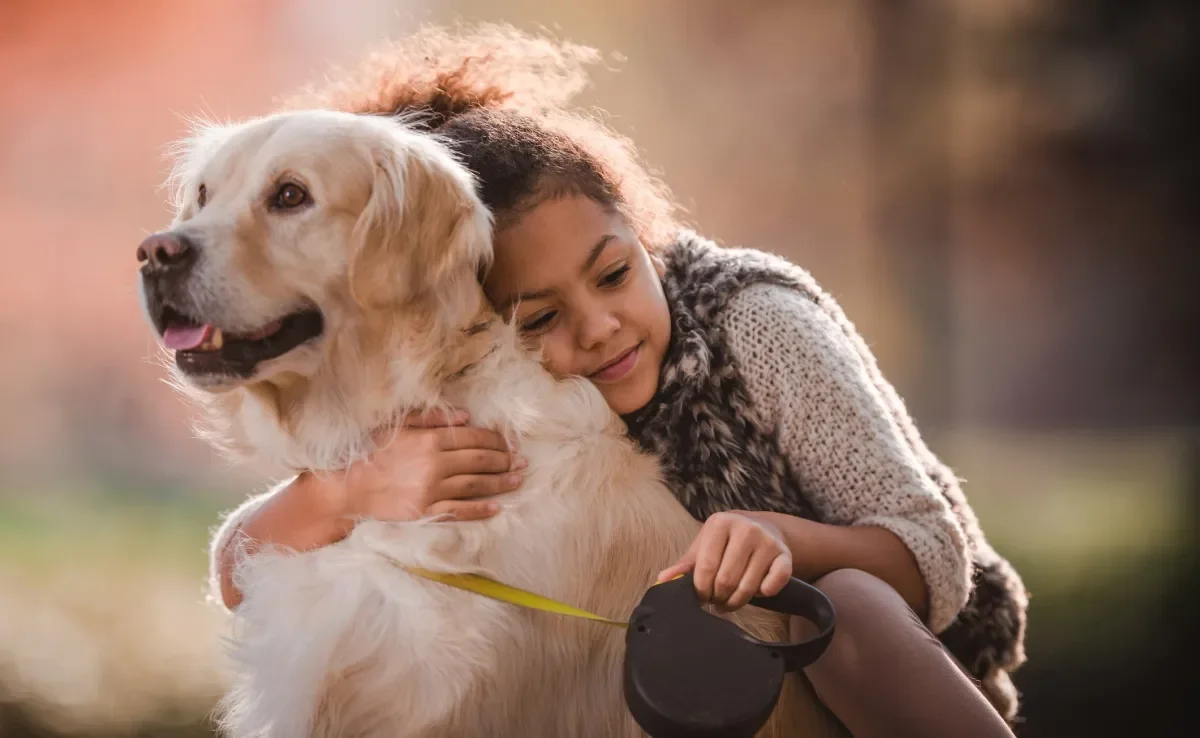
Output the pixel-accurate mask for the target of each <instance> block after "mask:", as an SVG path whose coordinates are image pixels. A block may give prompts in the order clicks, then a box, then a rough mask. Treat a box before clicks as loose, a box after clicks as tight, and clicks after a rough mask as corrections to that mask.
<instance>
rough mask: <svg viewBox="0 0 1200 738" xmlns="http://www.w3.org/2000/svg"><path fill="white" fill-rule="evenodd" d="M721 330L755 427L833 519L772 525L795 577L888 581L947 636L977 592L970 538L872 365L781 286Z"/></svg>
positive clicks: (760, 291) (768, 289) (765, 290)
mask: <svg viewBox="0 0 1200 738" xmlns="http://www.w3.org/2000/svg"><path fill="white" fill-rule="evenodd" d="M724 322H725V330H726V335H727V336H728V338H729V342H730V348H731V351H732V352H733V355H734V359H735V361H736V362H737V364H738V367H739V369H740V370H741V373H742V376H743V377H744V379H745V381H746V384H747V388H748V390H749V393H750V395H751V399H752V400H753V403H754V407H755V410H756V412H757V413H758V414H759V415H760V418H759V420H760V421H761V422H762V423H763V424H764V426H765V427H768V428H773V429H775V430H776V432H777V433H778V436H779V441H780V446H781V448H782V449H783V451H784V453H785V454H786V455H787V457H788V461H789V463H790V465H791V468H792V470H793V471H794V473H795V474H796V475H797V477H798V478H799V481H800V484H801V486H802V489H803V490H804V494H805V495H806V497H807V498H808V499H809V500H810V501H811V502H812V503H813V505H814V506H815V507H816V509H817V512H818V514H819V515H820V516H821V518H822V520H823V521H825V522H826V523H829V525H822V524H819V523H812V522H808V521H804V520H800V519H798V518H791V517H790V516H782V517H778V516H775V517H772V522H774V523H775V524H776V525H777V526H778V527H779V528H780V530H781V532H783V533H784V536H785V538H786V539H787V541H788V543H789V547H790V548H791V549H792V551H793V559H794V561H795V567H796V573H797V575H798V576H802V577H805V578H813V577H816V576H820V575H821V574H823V573H827V572H828V571H832V570H834V569H847V568H855V569H861V570H863V571H866V572H868V573H870V574H873V575H875V576H877V577H879V578H880V579H882V580H884V581H885V582H887V583H888V584H890V585H891V586H892V587H893V588H894V589H895V590H896V591H897V592H898V593H900V595H901V596H903V597H904V599H905V600H906V601H907V602H908V603H909V604H910V605H911V606H912V607H913V608H914V609H915V610H917V612H919V613H921V614H922V616H923V617H924V618H925V621H926V623H927V624H928V625H929V627H930V628H931V629H932V630H933V631H934V632H940V631H941V630H943V629H945V628H946V627H947V626H948V625H949V624H950V623H951V622H952V621H953V620H954V618H955V617H956V616H957V615H958V612H959V610H961V609H962V607H963V605H965V604H966V601H967V596H968V594H969V592H970V585H971V580H970V569H971V567H970V557H969V553H968V549H967V539H966V536H965V535H964V533H963V530H962V527H961V526H960V524H959V522H958V519H957V518H956V516H955V514H954V512H953V511H952V510H951V509H950V505H949V503H948V502H947V500H946V498H945V495H944V494H943V493H942V491H941V490H940V489H939V488H938V486H937V484H936V483H935V482H934V480H933V478H932V477H931V476H930V473H929V472H928V471H927V466H926V463H927V461H928V459H923V458H922V454H928V452H927V451H926V450H925V449H924V446H923V444H921V442H920V440H919V436H918V435H917V432H916V430H915V429H914V428H912V426H911V421H910V420H909V418H908V416H907V413H906V412H905V411H904V408H903V406H902V405H901V404H900V401H899V399H898V398H896V397H895V395H894V391H893V390H892V389H891V387H890V386H888V385H886V383H885V382H884V381H883V380H882V379H881V378H880V377H879V376H878V370H877V369H876V368H875V366H874V358H873V357H871V356H870V354H869V352H868V351H867V350H866V349H865V347H862V348H861V350H860V347H858V346H856V345H855V341H854V340H853V339H852V338H851V335H850V334H848V332H847V328H846V327H843V326H842V325H839V323H838V321H837V320H835V319H834V318H833V317H831V316H830V315H829V314H828V313H826V312H825V311H824V310H823V309H821V308H820V307H819V306H817V305H816V303H814V302H813V301H812V300H811V299H810V298H808V297H807V296H805V295H803V294H801V293H799V292H797V291H795V290H791V289H788V288H784V287H779V286H775V285H755V286H752V287H749V288H747V289H745V290H744V291H743V292H741V293H740V294H738V295H737V296H735V297H734V298H733V299H732V300H731V301H730V303H729V305H728V306H727V308H726V310H725V314H724ZM849 330H851V331H852V330H853V329H852V328H850V329H849ZM934 463H936V462H934ZM782 518H786V520H785V519H782Z"/></svg>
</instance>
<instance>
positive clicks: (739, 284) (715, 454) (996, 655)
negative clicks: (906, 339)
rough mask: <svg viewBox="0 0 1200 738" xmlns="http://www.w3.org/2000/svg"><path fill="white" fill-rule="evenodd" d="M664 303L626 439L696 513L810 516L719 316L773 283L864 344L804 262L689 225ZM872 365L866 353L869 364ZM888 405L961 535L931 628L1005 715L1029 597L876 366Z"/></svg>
mask: <svg viewBox="0 0 1200 738" xmlns="http://www.w3.org/2000/svg"><path fill="white" fill-rule="evenodd" d="M662 256H663V258H664V261H665V262H666V273H665V275H664V277H663V286H664V290H665V293H666V297H667V301H668V303H669V305H670V309H671V321H672V325H671V330H672V333H671V340H670V344H669V347H668V349H667V353H666V357H665V359H664V362H663V366H662V372H661V377H660V380H659V387H658V391H657V394H656V396H655V397H654V399H653V400H652V401H651V402H650V403H649V404H647V405H646V407H644V408H642V409H640V410H638V411H636V412H635V413H632V414H630V415H627V416H625V421H626V424H627V425H628V427H629V431H630V434H631V435H632V437H633V438H634V439H635V440H636V441H637V442H638V443H639V444H640V445H641V446H642V448H644V449H645V450H647V451H649V452H651V453H654V454H656V455H657V456H658V457H659V458H660V459H661V462H662V465H663V469H664V472H665V474H666V478H667V481H668V484H669V486H670V487H671V489H672V490H673V491H674V493H675V495H676V496H677V497H678V498H679V500H680V502H682V503H683V505H684V506H685V507H687V509H688V510H689V511H690V512H691V514H692V515H693V516H694V517H696V518H697V519H699V520H704V519H706V518H707V517H708V516H710V515H712V514H713V513H715V512H718V511H722V510H732V509H743V510H761V511H770V512H780V513H788V514H791V515H797V516H801V517H805V518H809V519H816V517H817V516H816V515H815V513H814V507H813V505H812V504H810V503H809V502H808V501H806V500H805V496H804V490H803V489H802V488H801V485H800V484H799V482H798V480H797V477H796V475H795V474H794V473H793V471H792V470H791V468H790V466H789V463H788V461H787V459H786V458H785V455H784V453H783V452H782V451H781V449H780V446H779V441H778V437H777V434H776V432H775V430H774V429H773V428H770V427H760V423H761V421H756V420H755V418H758V417H761V416H760V415H759V414H757V413H755V412H752V403H751V399H750V394H749V392H748V391H747V387H746V383H745V380H744V377H743V376H742V374H741V373H740V372H739V369H738V367H737V366H736V362H735V361H734V359H733V356H732V355H731V352H730V348H729V346H728V344H727V341H726V338H725V335H724V332H723V328H722V325H721V321H720V319H719V318H720V316H721V314H722V310H723V309H724V308H725V306H726V305H727V303H728V302H729V300H730V298H731V297H732V296H733V295H735V294H737V293H738V291H740V290H742V289H743V288H745V287H747V286H749V285H752V284H758V283H769V284H774V285H779V286H782V287H786V288H789V289H793V290H797V291H799V292H800V293H802V294H803V295H805V296H806V297H807V298H808V299H810V300H812V301H813V302H814V303H815V304H816V305H818V306H819V307H820V308H821V309H822V310H824V311H825V312H826V313H827V314H828V315H829V316H830V317H831V318H833V319H834V320H835V321H836V322H837V324H838V325H840V326H842V327H843V328H844V330H845V331H846V334H847V337H848V338H849V339H850V340H851V342H852V344H853V345H854V346H855V347H856V348H857V349H858V351H859V352H860V354H862V355H864V356H865V355H866V352H867V351H868V349H867V347H866V345H865V343H864V342H863V341H862V339H861V337H860V336H859V335H858V333H857V331H856V330H855V329H854V328H853V326H852V325H851V324H850V322H849V321H848V320H847V319H846V317H845V315H844V314H843V312H842V310H841V308H840V307H839V306H838V305H837V303H836V302H835V301H834V300H833V298H832V297H830V296H829V295H828V294H826V293H825V292H824V291H823V290H822V289H821V288H820V287H819V286H818V285H817V284H816V282H815V281H814V280H813V279H812V277H811V276H810V275H809V274H808V273H807V272H805V271H804V270H802V269H800V268H799V267H796V266H794V265H792V264H790V263H788V262H786V261H784V260H782V259H779V258H777V257H774V256H771V255H769V254H765V253H762V252H758V251H752V250H746V249H726V248H722V247H720V246H717V245H716V244H714V243H712V242H710V241H707V240H704V239H702V238H700V237H698V236H696V235H695V234H692V233H689V232H685V233H683V234H682V235H681V236H680V238H679V239H678V241H677V242H676V243H674V244H673V245H672V246H671V247H669V248H668V249H667V250H666V251H665V252H664V253H663V254H662ZM868 365H869V366H871V367H874V366H875V365H874V363H873V361H872V362H868ZM873 373H874V374H875V376H874V380H875V382H876V384H877V385H879V386H878V389H880V395H881V396H882V397H884V398H885V399H887V401H888V405H889V408H888V410H889V412H890V413H891V414H892V416H893V418H894V419H895V420H896V422H897V424H898V425H899V426H900V428H901V429H902V430H903V433H904V436H905V439H906V440H907V442H908V443H909V444H910V445H911V447H912V448H913V450H914V453H915V454H916V456H917V458H919V459H920V460H921V462H922V464H923V466H924V468H925V472H926V474H928V475H929V477H930V478H931V479H933V480H934V481H935V482H936V484H937V486H938V487H939V488H940V489H941V491H942V493H943V494H944V495H945V496H946V499H947V501H948V502H949V504H950V507H951V508H952V509H953V511H954V513H955V514H956V515H957V516H958V519H959V522H960V523H961V525H962V527H963V529H964V531H965V532H966V535H967V537H968V541H969V549H970V553H971V557H972V564H973V570H972V583H973V590H972V592H971V594H970V598H969V601H968V603H967V605H966V607H965V608H964V609H963V610H962V611H961V612H960V613H959V616H958V618H957V620H955V621H954V623H953V624H952V625H951V626H950V627H949V628H948V629H947V630H945V631H943V632H942V633H941V634H940V635H939V637H940V638H941V640H942V642H943V643H944V644H945V645H946V646H947V647H948V649H949V650H950V652H951V653H953V654H954V656H955V657H956V658H957V659H958V660H959V661H960V662H961V663H962V664H963V665H964V666H965V667H966V668H967V670H968V671H969V672H970V673H971V675H972V676H974V677H975V678H976V679H978V680H980V682H981V685H982V687H983V689H984V691H985V693H986V694H987V695H988V697H989V699H990V700H991V701H992V703H993V704H995V705H996V707H997V709H999V711H1000V712H1001V714H1002V715H1004V716H1005V717H1006V718H1007V719H1009V720H1010V721H1011V720H1012V719H1013V718H1014V717H1015V716H1016V712H1017V692H1016V690H1015V689H1014V687H1013V685H1012V682H1011V680H1010V679H1009V676H1008V672H1010V671H1012V670H1013V669H1015V668H1016V667H1017V666H1019V665H1020V664H1021V663H1022V662H1023V661H1024V659H1025V654H1024V635H1025V613H1026V606H1027V595H1026V591H1025V588H1024V585H1023V584H1022V582H1021V580H1020V578H1019V577H1018V575H1017V573H1016V572H1015V571H1014V570H1013V568H1012V567H1011V566H1010V565H1009V563H1008V562H1007V561H1006V560H1004V559H1003V558H1002V557H1000V556H999V555H998V554H997V553H996V552H995V551H994V550H993V549H992V547H991V546H990V545H989V543H988V542H987V539H986V538H985V537H984V535H983V532H982V531H981V530H980V527H979V523H978V521H977V519H976V517H975V514H974V512H973V511H972V510H971V508H970V506H969V505H968V503H967V500H966V498H965V496H964V495H963V492H962V490H961V489H960V487H959V485H958V481H957V479H956V478H955V476H954V475H953V474H952V473H951V471H950V470H949V469H948V468H947V467H946V466H945V465H943V464H942V463H941V462H940V461H939V460H938V459H937V458H936V457H935V456H934V455H933V454H932V453H931V452H930V451H929V450H928V448H927V447H926V446H925V444H924V442H923V441H922V439H921V437H920V435H919V433H918V432H917V430H916V428H915V426H914V425H913V422H912V420H911V418H910V417H909V416H908V413H907V411H906V410H905V409H904V407H903V405H902V404H901V403H900V401H899V400H898V398H896V397H895V394H894V392H893V391H892V390H891V388H890V386H889V387H886V388H885V387H884V386H883V384H882V383H883V379H882V378H881V377H879V376H878V373H877V371H876V372H873Z"/></svg>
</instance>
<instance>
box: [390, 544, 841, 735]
mask: <svg viewBox="0 0 1200 738" xmlns="http://www.w3.org/2000/svg"><path fill="white" fill-rule="evenodd" d="M402 568H404V569H405V570H406V571H409V572H411V573H413V574H416V575H418V576H422V577H425V578H426V579H431V580H433V581H436V582H441V583H442V584H446V585H449V586H451V587H457V588H459V589H464V590H467V591H469V592H474V593H475V594H478V595H482V596H484V597H490V598H492V599H495V600H500V601H502V602H508V603H511V604H514V605H518V606H520V607H525V608H529V609H533V610H543V611H546V612H552V613H557V614H559V615H566V616H569V617H577V618H586V619H588V620H593V621H596V622H600V623H603V624H605V625H612V626H615V627H620V628H625V629H626V633H625V664H624V680H625V702H626V704H627V705H628V706H629V712H630V714H632V715H633V718H634V720H636V721H637V723H638V725H640V726H641V728H642V730H645V731H646V732H647V733H649V734H650V735H651V736H652V738H752V737H753V736H754V734H755V733H757V732H758V731H759V730H760V729H761V728H762V727H763V725H765V724H766V722H767V720H768V719H770V717H771V713H772V711H774V709H775V705H776V704H777V703H778V702H779V694H780V692H781V691H782V690H783V680H784V677H785V676H786V675H787V674H788V673H790V672H796V671H800V670H801V669H803V668H804V667H806V666H808V665H809V664H811V663H813V662H814V661H816V660H817V659H818V658H820V656H821V654H822V653H824V652H825V649H826V647H828V646H829V641H830V640H831V639H832V638H833V630H834V623H835V620H836V617H835V614H834V609H833V603H832V602H830V601H829V598H827V597H826V596H825V595H824V594H822V593H821V591H820V590H818V589H817V588H816V587H813V586H812V585H810V584H807V583H806V582H803V581H801V580H799V579H795V578H793V579H791V580H790V581H789V582H788V584H787V586H785V587H784V588H783V591H781V592H780V593H779V594H777V595H775V596H774V597H756V598H754V599H753V600H751V601H750V604H752V605H754V606H756V607H761V608H764V609H767V610H773V611H775V612H780V613H785V614H788V615H796V616H798V617H802V618H804V619H806V620H808V621H810V622H812V623H813V624H814V625H815V626H816V627H817V631H818V632H817V635H815V636H813V637H812V638H809V639H807V640H804V641H798V642H794V643H767V642H764V641H760V640H758V639H757V638H754V637H753V636H751V635H750V634H749V633H747V632H745V631H744V630H742V629H741V628H739V627H737V626H736V625H734V624H733V623H731V622H729V621H728V620H725V619H723V618H719V617H717V616H715V615H712V614H710V613H708V612H707V611H705V610H704V609H703V608H702V607H701V602H700V598H699V597H698V596H697V594H696V588H695V583H694V582H693V580H692V575H691V574H685V575H684V576H681V577H677V578H675V579H673V580H671V581H668V582H663V583H661V584H656V585H655V586H653V587H651V588H650V589H649V590H647V591H646V594H645V595H644V596H643V597H642V601H641V602H640V603H639V604H638V606H637V608H635V609H634V611H633V617H632V618H630V621H629V622H628V623H624V622H621V621H619V620H610V619H609V618H605V617H601V616H599V615H596V614H594V613H590V612H588V611H586V610H581V609H579V608H577V607H572V606H571V605H566V604H564V603H561V602H557V601H555V600H551V599H549V598H546V597H542V596H541V595H537V594H534V593H532V592H527V591H525V590H522V589H517V588H516V587H511V586H509V585H507V584H503V583H501V582H497V581H495V580H493V579H488V578H487V577H481V576H478V575H475V574H442V573H438V572H431V571H427V570H424V569H410V568H407V567H402Z"/></svg>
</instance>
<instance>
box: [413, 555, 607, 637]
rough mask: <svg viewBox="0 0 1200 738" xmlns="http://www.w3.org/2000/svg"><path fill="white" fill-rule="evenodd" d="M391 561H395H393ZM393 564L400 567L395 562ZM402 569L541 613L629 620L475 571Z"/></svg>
mask: <svg viewBox="0 0 1200 738" xmlns="http://www.w3.org/2000/svg"><path fill="white" fill-rule="evenodd" d="M393 563H394V562H393ZM396 566H400V565H399V564H396ZM400 568H401V569H404V570H405V571H407V572H409V573H410V574H415V575H417V576H419V577H423V578H425V579H428V580H430V581H433V582H439V583H441V584H445V585H447V586H450V587H454V588H456V589H461V590H465V591H467V592H473V593H474V594H477V595H481V596H483V597H487V598H489V599H493V600H499V601H500V602H507V603H509V604H510V605H517V606H518V607H524V608H527V609H530V610H541V611H542V612H549V613H554V614H556V615H567V616H569V617H573V618H583V619H585V620H592V621H594V622H597V623H603V624H604V625H611V626H613V627H615V628H627V627H629V623H626V622H622V621H620V620H610V619H608V618H606V617H603V616H600V615H597V614H596V613H594V612H588V611H587V610H583V609H580V608H578V607H573V606H571V605H568V604H566V603H565V602H559V601H558V600H552V599H550V598H549V597H543V596H541V595H539V594H534V593H533V592H528V591H526V590H523V589H519V588H517V587H513V586H511V585H508V584H504V583H503V582H497V581H496V580H495V579H489V578H488V577H484V576H480V575H478V574H446V573H442V572H436V571H429V570H428V569H416V568H412V567H407V566H400Z"/></svg>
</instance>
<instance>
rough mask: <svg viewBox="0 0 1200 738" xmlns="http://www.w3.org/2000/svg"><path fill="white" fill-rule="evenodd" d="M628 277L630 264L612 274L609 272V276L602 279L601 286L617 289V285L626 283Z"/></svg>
mask: <svg viewBox="0 0 1200 738" xmlns="http://www.w3.org/2000/svg"><path fill="white" fill-rule="evenodd" d="M627 276H629V265H628V264H626V265H625V266H623V267H621V268H620V269H614V270H612V271H611V272H609V273H608V274H605V275H604V276H603V277H601V278H600V285H601V286H603V287H616V286H617V285H619V284H621V283H622V282H624V281H625V278H626V277H627Z"/></svg>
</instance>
